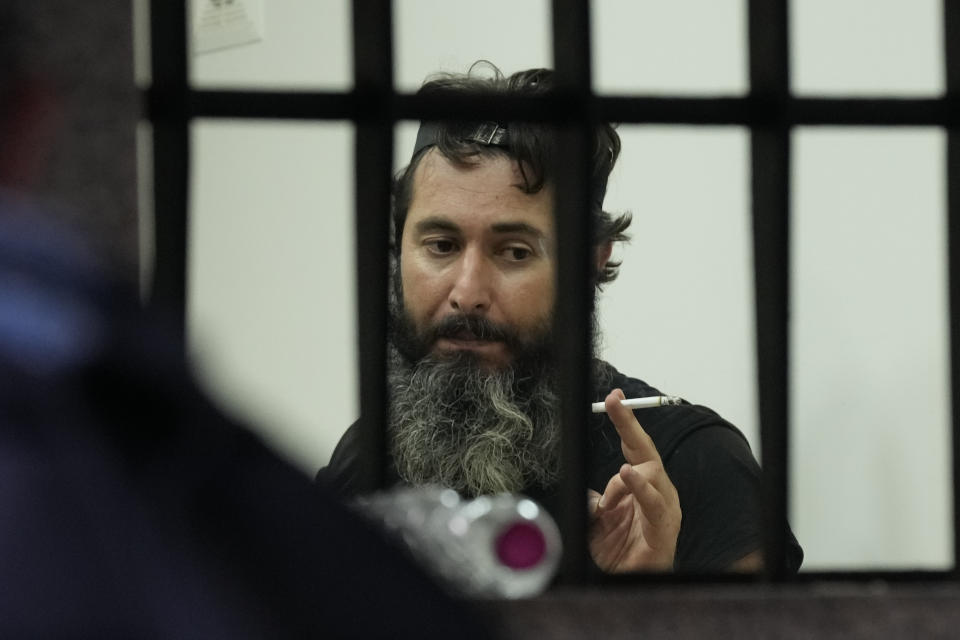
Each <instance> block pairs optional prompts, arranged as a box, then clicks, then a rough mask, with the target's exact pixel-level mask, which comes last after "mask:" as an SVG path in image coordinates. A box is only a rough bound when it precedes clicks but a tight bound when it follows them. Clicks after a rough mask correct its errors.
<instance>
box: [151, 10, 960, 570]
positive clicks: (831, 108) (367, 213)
mask: <svg viewBox="0 0 960 640" xmlns="http://www.w3.org/2000/svg"><path fill="white" fill-rule="evenodd" d="M787 1H788V0H748V22H749V25H748V34H747V38H748V51H749V66H750V74H749V76H750V91H749V93H748V94H747V95H745V96H742V97H726V98H717V97H695V96H694V97H662V96H661V97H653V96H645V95H630V96H607V95H604V96H598V95H595V94H594V93H593V89H592V78H591V45H590V6H589V0H552V31H553V50H554V66H555V70H556V74H557V75H556V77H557V84H558V87H557V91H556V92H554V93H553V94H551V95H549V96H540V97H536V98H509V99H504V98H492V99H480V100H478V99H476V98H473V97H471V98H469V99H464V98H463V97H436V96H432V97H425V96H418V95H411V94H401V93H397V91H396V89H395V87H394V82H393V38H392V30H393V15H392V3H391V2H390V1H385V0H352V7H353V68H354V87H353V89H352V90H350V91H343V92H324V91H310V92H284V91H256V90H243V91H234V90H197V89H192V88H191V87H190V86H189V82H188V61H187V52H188V50H189V47H188V43H187V33H188V31H187V15H188V14H187V11H188V2H187V0H183V1H182V2H175V1H170V0H151V1H150V43H151V45H150V47H151V63H150V67H151V84H150V86H149V87H148V88H146V89H144V90H143V112H144V117H145V119H146V120H148V121H149V122H150V124H151V126H152V132H153V145H152V154H153V176H152V178H153V197H154V229H155V243H156V250H155V253H154V265H153V269H152V280H151V283H150V290H149V302H148V304H150V305H153V306H156V307H163V308H166V309H171V308H172V309H174V310H177V311H178V312H179V317H180V326H179V330H180V333H181V338H183V337H184V336H185V334H186V329H185V322H186V299H187V273H188V270H187V261H188V259H189V256H188V253H187V228H188V197H189V175H190V144H189V127H190V123H191V121H192V120H193V119H195V118H201V117H202V118H248V119H266V118H270V119H294V120H296V119H300V120H347V121H352V122H353V123H355V125H356V146H355V167H356V183H355V184H356V189H355V194H356V216H355V219H356V230H357V233H356V241H357V245H356V255H357V263H356V268H357V275H358V278H357V282H358V289H357V295H358V298H357V314H358V342H359V360H358V362H359V371H360V386H359V388H360V390H361V395H362V398H361V405H360V406H361V407H363V408H364V411H365V412H367V413H368V415H369V416H373V417H374V418H376V417H377V416H381V417H383V416H385V415H386V393H387V389H386V382H385V376H384V370H385V367H386V355H385V353H384V350H383V348H382V345H383V344H385V342H386V335H387V325H386V318H387V295H386V291H387V274H388V251H387V248H388V244H389V238H388V230H389V224H388V213H389V210H390V176H391V172H392V158H393V128H394V125H395V123H397V122H398V121H400V120H406V119H412V120H421V119H439V118H444V117H447V118H460V119H480V118H482V119H504V120H511V119H512V120H530V121H549V122H552V123H554V124H556V125H557V126H558V128H559V130H560V135H561V136H562V137H563V138H564V147H565V148H568V149H573V150H574V151H576V150H578V149H580V150H585V149H586V148H587V147H586V145H587V141H588V136H589V131H590V128H591V126H592V125H593V124H594V123H596V122H619V123H624V124H674V125H739V126H743V127H745V128H748V129H749V130H750V139H751V196H752V205H751V207H752V220H753V229H752V233H753V250H754V282H755V294H756V295H755V300H756V302H755V304H756V307H755V313H756V331H757V336H756V346H757V374H758V380H757V384H758V399H759V418H760V435H761V451H762V459H763V461H764V464H763V506H764V525H765V526H764V530H765V533H766V537H765V539H764V551H765V554H766V557H767V558H777V559H778V562H773V563H769V562H768V563H767V566H766V567H765V570H764V572H763V574H762V575H759V576H735V575H712V576H697V575H664V576H661V575H658V576H651V575H633V576H607V577H603V578H588V572H587V567H588V562H589V555H588V552H587V546H586V530H587V516H586V512H585V510H583V509H569V510H568V511H569V512H570V513H569V514H565V515H564V517H563V518H561V520H560V521H559V522H558V524H559V526H560V529H561V532H562V534H563V538H564V541H565V553H564V559H563V562H562V565H561V581H562V582H564V583H565V584H572V585H576V584H583V583H584V582H585V581H586V580H588V579H594V580H600V581H602V582H607V583H623V582H629V583H634V582H640V583H664V582H666V583H677V582H679V583H691V582H696V583H701V584H702V583H703V582H704V581H705V580H706V581H709V582H729V583H742V582H744V581H747V582H760V583H764V584H768V583H782V582H800V583H806V582H819V581H823V580H843V581H850V580H853V581H863V582H868V581H874V580H887V581H894V582H902V581H907V582H911V581H930V580H953V579H956V578H957V568H956V567H957V564H956V561H957V559H958V558H960V535H958V533H960V527H958V526H957V525H958V517H960V492H958V490H957V488H958V484H960V2H951V1H949V0H945V1H944V3H943V11H944V13H943V23H944V66H945V72H946V79H947V81H946V91H945V93H944V95H943V96H941V97H937V98H816V97H797V96H795V95H793V94H792V92H791V90H790V76H789V42H788V34H789V24H788V4H787ZM808 125H844V126H888V127H900V126H920V127H930V126H936V127H940V128H943V129H945V130H946V132H947V157H946V174H947V218H948V231H947V233H948V258H947V260H948V274H949V305H950V319H949V331H950V334H949V335H950V375H951V381H950V400H951V420H952V434H953V437H952V443H951V452H952V469H953V507H954V509H953V513H954V516H953V520H954V529H953V537H954V547H953V548H954V567H953V568H951V569H949V570H945V571H895V572H890V571H838V572H803V573H801V574H799V575H791V574H789V573H788V572H787V570H786V567H785V564H784V562H785V553H784V550H785V547H786V539H785V535H786V532H785V531H784V528H783V526H782V524H781V523H782V522H784V521H785V520H786V516H787V513H788V509H787V499H788V482H789V478H788V468H789V466H788V463H789V426H790V425H789V414H788V406H789V405H788V403H789V393H788V391H789V356H790V354H789V350H788V339H789V332H788V331H789V327H788V315H789V299H790V272H789V267H790V254H789V249H790V237H789V228H790V197H789V196H790V188H791V185H790V163H791V155H792V149H791V135H790V134H791V131H792V130H793V128H794V127H798V126H808ZM588 155H589V154H587V153H572V154H571V157H580V158H582V159H583V161H582V162H579V163H574V162H570V163H563V164H561V165H560V166H559V167H558V169H559V171H560V174H559V178H558V180H557V183H558V184H557V189H558V194H557V202H558V203H559V204H558V210H557V228H558V235H559V237H560V238H561V242H560V246H559V248H558V259H559V265H560V266H559V274H558V277H559V278H560V280H561V281H562V282H564V283H566V284H565V286H564V287H563V288H561V289H560V291H559V292H558V301H557V305H558V310H557V313H558V314H559V317H561V318H562V319H563V321H562V322H560V323H558V327H560V331H561V332H562V333H561V335H560V340H558V342H559V344H561V345H564V344H565V345H572V346H568V347H567V348H562V349H558V357H559V361H560V365H561V397H562V398H563V401H562V406H561V410H562V415H563V424H562V428H563V433H564V445H563V464H564V467H565V469H566V472H565V473H564V474H562V477H563V481H562V486H561V491H562V492H563V493H564V494H565V495H566V496H568V501H569V503H570V504H572V505H576V504H582V503H583V500H582V498H583V487H584V486H585V482H584V478H585V461H584V460H583V454H582V452H583V451H584V450H585V448H584V447H583V446H582V444H583V442H582V440H583V434H582V429H580V428H579V425H582V424H583V422H584V420H585V419H586V417H587V416H586V411H587V410H586V407H588V405H589V402H590V398H589V394H588V390H587V383H588V382H589V381H588V380H585V379H584V378H583V376H582V375H581V372H583V371H587V370H589V367H588V366H587V364H588V362H589V358H590V354H589V348H588V346H587V345H589V344H590V340H589V339H587V338H589V335H588V334H589V331H590V322H589V313H590V304H591V302H590V300H591V295H590V291H591V287H592V284H591V282H590V279H589V276H588V272H589V269H588V265H589V264H590V256H589V253H590V252H589V247H587V246H585V245H584V244H582V243H578V242H572V241H567V242H564V241H563V239H564V238H582V237H591V228H590V227H591V223H592V221H591V220H589V219H588V217H584V216H579V215H577V212H578V211H580V210H583V208H582V207H583V205H584V204H585V203H588V202H589V199H588V198H589V195H588V193H587V188H586V185H587V184H588V179H589V170H590V168H589V166H588V162H587V158H588ZM360 185H363V188H362V189H361V188H359V186H360ZM361 283H362V284H361ZM182 344H183V345H185V340H184V341H183V343H182ZM363 422H365V423H367V424H371V425H378V424H382V423H383V420H382V419H379V420H377V419H371V420H365V421H363ZM363 447H364V448H365V450H366V454H367V455H369V456H370V459H372V460H378V461H380V462H381V463H382V461H383V460H384V451H385V438H384V434H383V432H382V430H378V429H376V428H371V430H370V431H369V432H367V433H365V435H364V439H363ZM367 481H368V483H369V485H370V487H371V488H376V487H379V486H381V483H382V464H378V465H371V473H370V477H369V478H367Z"/></svg>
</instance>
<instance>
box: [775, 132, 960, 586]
mask: <svg viewBox="0 0 960 640" xmlns="http://www.w3.org/2000/svg"><path fill="white" fill-rule="evenodd" d="M794 140H795V143H796V147H795V149H796V155H795V158H796V159H795V168H794V176H795V184H794V193H793V208H794V217H793V220H794V223H793V252H794V253H793V291H792V310H793V313H792V325H791V326H792V336H791V354H792V355H791V366H792V370H791V384H792V388H791V418H790V419H791V427H792V429H791V433H790V437H791V476H790V477H791V498H790V500H791V503H790V506H791V513H792V522H793V525H794V526H795V527H796V533H797V536H798V537H799V538H800V539H801V540H803V542H804V546H805V550H806V553H807V558H806V561H805V562H804V567H805V568H806V569H808V570H810V569H814V570H815V569H821V570H824V569H887V568H893V569H916V568H924V569H947V568H950V567H952V565H953V557H952V549H953V538H952V536H953V532H952V529H953V526H952V521H951V511H952V506H951V504H952V502H951V500H952V498H951V479H950V469H951V467H950V406H949V405H950V403H949V378H948V371H949V369H948V365H949V347H948V345H949V342H948V335H947V318H948V308H947V294H946V291H947V289H946V278H947V273H946V239H945V213H944V211H945V205H944V187H945V185H944V167H943V157H944V136H943V133H942V132H940V131H936V130H916V129H914V130H882V129H868V130H862V129H860V130H852V129H821V130H816V129H806V130H800V131H799V132H798V133H797V134H796V135H795V137H794Z"/></svg>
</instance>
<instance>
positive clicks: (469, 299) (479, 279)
mask: <svg viewBox="0 0 960 640" xmlns="http://www.w3.org/2000/svg"><path fill="white" fill-rule="evenodd" d="M488 267H489V265H487V264H486V261H485V260H484V259H483V256H482V255H480V253H479V252H478V251H467V252H465V253H464V255H463V258H462V260H461V262H460V268H459V270H458V271H457V275H456V280H455V281H454V283H453V288H451V290H450V297H449V300H450V306H451V307H452V308H453V309H456V310H457V311H459V312H461V313H483V312H486V311H487V310H489V308H490V300H491V288H490V286H491V282H490V277H491V274H490V273H489V268H488Z"/></svg>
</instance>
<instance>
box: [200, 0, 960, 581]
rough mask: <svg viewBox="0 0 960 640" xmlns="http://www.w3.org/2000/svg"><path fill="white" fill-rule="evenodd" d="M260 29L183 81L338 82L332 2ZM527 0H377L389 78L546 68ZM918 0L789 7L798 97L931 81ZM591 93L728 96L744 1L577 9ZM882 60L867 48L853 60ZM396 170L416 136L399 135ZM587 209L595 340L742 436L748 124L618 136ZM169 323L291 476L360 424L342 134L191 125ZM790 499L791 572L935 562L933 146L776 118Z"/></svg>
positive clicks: (343, 18)
mask: <svg viewBox="0 0 960 640" xmlns="http://www.w3.org/2000/svg"><path fill="white" fill-rule="evenodd" d="M264 6H265V23H266V30H265V36H264V38H263V40H262V41H261V42H259V43H255V44H252V45H246V46H243V47H238V48H235V49H226V50H223V51H219V52H214V53H210V54H205V55H202V56H199V57H197V58H195V59H194V61H193V62H194V79H195V82H197V83H198V84H201V85H203V86H257V87H271V88H277V87H292V88H304V87H310V88H327V89H343V88H345V87H348V86H349V84H350V80H349V78H350V62H349V53H350V41H349V13H348V11H347V3H346V2H345V1H344V0H323V1H322V2H318V1H316V0H299V1H294V0H265V2H264ZM548 9H549V3H548V2H547V1H546V0H521V1H518V0H497V1H495V2H493V1H491V2H485V3H476V2H468V1H466V0H457V1H453V0H403V1H400V0H398V1H397V2H395V18H396V23H397V28H396V33H395V43H396V61H397V69H396V79H397V85H398V86H399V87H400V88H402V89H403V90H408V91H413V90H415V88H416V87H417V86H418V85H419V84H420V82H421V81H422V80H423V78H424V77H425V76H426V75H428V74H429V73H432V72H434V71H437V70H455V71H463V70H465V69H466V68H467V67H468V66H469V64H470V62H472V61H474V60H476V59H479V58H486V59H489V60H491V61H492V62H494V63H496V64H497V65H498V66H500V67H501V69H503V70H504V71H505V72H507V73H509V72H512V71H515V70H518V69H522V68H527V67H532V66H549V65H550V60H551V54H550V51H551V43H550V39H549V38H550V36H549V13H548ZM938 9H939V3H938V2H936V0H900V1H896V0H883V1H878V0H873V1H868V0H842V1H838V0H831V1H829V2H828V1H827V0H816V1H815V0H802V1H798V2H793V3H791V18H792V19H793V24H794V32H793V37H794V48H793V72H794V89H795V90H797V91H799V92H805V93H855V92H866V93H871V94H894V95H901V94H910V95H925V94H926V95H935V94H937V93H938V92H940V91H942V85H943V82H942V72H941V70H940V67H939V64H940V60H939V57H938V52H939V42H940V40H939V29H940V24H939V16H938V13H937V11H938ZM593 18H594V28H595V34H594V46H595V78H596V86H597V89H598V91H601V92H613V93H628V92H635V91H647V92H656V93H673V94H677V93H679V94H697V93H708V94H726V95H739V94H742V93H743V92H744V91H745V90H746V89H747V84H748V82H747V79H746V78H747V74H746V52H745V50H744V47H743V42H744V38H745V31H746V29H745V10H744V2H743V1H742V0H723V1H721V0H674V2H670V3H664V2H655V1H654V0H598V1H597V2H596V3H595V6H594V15H593ZM870 56H874V57H879V58H880V59H881V60H882V61H883V63H882V64H876V63H874V62H871V60H872V59H873V58H871V57H870ZM398 131H399V133H398V141H397V162H398V165H399V164H401V163H404V162H405V161H406V158H407V156H408V154H409V151H410V148H411V146H412V142H413V137H414V135H415V125H414V124H409V123H406V124H404V125H402V126H400V127H399V128H398ZM620 132H621V136H622V138H623V156H622V160H621V162H620V164H619V165H618V167H617V169H616V171H615V173H614V175H613V177H612V178H611V182H610V189H609V193H608V197H607V201H606V205H607V208H608V209H613V210H630V211H632V212H633V213H634V219H635V222H634V227H633V230H632V231H633V236H634V240H633V242H632V243H631V244H629V245H628V246H626V247H625V248H624V249H623V250H622V256H621V257H622V258H623V261H624V266H623V270H622V275H621V278H620V280H618V281H617V282H615V283H614V284H612V285H611V286H609V287H608V289H607V291H606V292H605V293H604V295H603V297H602V299H601V302H600V305H601V321H602V330H603V332H604V336H605V341H604V351H603V353H604V355H605V357H607V358H608V359H609V360H610V361H611V362H613V363H614V364H615V365H616V366H618V367H619V368H621V369H622V370H624V371H625V372H627V373H630V374H632V375H636V376H639V377H642V378H644V379H646V380H647V381H648V382H650V383H652V384H654V385H657V386H659V387H661V388H662V389H663V390H664V391H665V392H668V393H676V394H679V395H683V396H684V397H686V398H688V399H690V400H692V401H696V402H701V403H703V404H707V405H709V406H712V407H713V408H715V409H716V410H718V411H719V412H720V413H721V414H723V415H724V416H726V417H727V418H729V419H730V420H731V421H733V422H735V423H736V424H737V425H739V426H740V427H741V429H743V431H744V432H745V433H746V434H747V435H748V437H749V439H750V440H751V442H752V443H753V446H754V450H755V451H759V439H758V435H757V424H756V423H757V419H756V408H755V407H756V391H755V386H756V383H755V376H756V374H755V364H754V363H755V353H754V346H753V339H754V338H753V336H754V327H753V289H752V251H751V240H750V235H749V234H750V219H749V138H748V134H747V132H746V131H744V130H742V129H738V128H733V127H730V128H684V127H640V126H623V127H621V129H620ZM193 139H194V150H195V154H196V155H195V166H194V180H195V182H194V198H193V211H192V213H193V223H192V225H193V226H192V243H191V251H192V256H193V264H192V270H191V297H190V306H191V308H190V322H191V336H192V343H193V345H194V352H195V354H196V356H197V360H198V362H199V363H201V365H202V370H203V371H204V374H205V379H206V381H207V384H208V386H209V387H210V388H211V389H212V390H213V391H214V393H215V394H216V395H217V397H218V398H220V400H221V401H222V402H223V403H224V405H226V406H228V407H230V408H231V410H232V411H234V412H236V413H238V414H240V415H246V416H249V417H250V419H252V420H254V421H255V422H256V423H257V424H258V425H259V427H258V428H259V429H261V431H262V433H264V434H265V436H266V437H267V438H268V439H269V440H270V441H271V442H273V443H274V444H275V446H277V447H278V448H279V449H280V450H281V451H282V452H284V453H285V454H286V455H288V456H289V457H290V458H291V459H292V460H294V461H295V462H296V463H297V464H299V465H300V466H301V467H302V468H303V469H304V470H305V471H308V472H310V471H312V470H313V469H315V468H316V467H318V466H320V465H322V464H323V463H324V462H325V461H326V459H327V458H328V457H329V454H330V452H331V450H332V447H333V445H334V444H335V443H336V440H337V438H338V437H339V434H340V433H341V432H342V430H343V429H344V428H345V427H346V426H347V425H348V424H349V423H350V422H351V421H352V420H353V419H354V417H355V416H356V415H357V414H358V409H357V406H356V382H355V378H356V367H355V361H354V342H355V334H354V329H353V317H354V316H353V314H354V303H353V297H352V290H353V286H354V283H353V276H352V268H353V253H352V247H353V236H352V220H351V216H352V207H353V204H352V188H353V187H352V180H353V170H352V166H353V165H352V163H353V160H352V147H351V144H352V126H351V125H349V124H345V123H327V124H303V123H300V124H297V123H286V124H279V123H229V122H228V123H223V122H200V123H197V124H196V125H195V128H194V138H193ZM794 140H795V142H796V147H795V155H794V187H795V191H794V194H793V206H794V214H795V217H794V226H793V232H794V246H793V265H794V274H795V275H794V277H795V288H794V292H793V315H792V318H793V324H792V329H793V333H792V347H793V388H792V394H793V395H792V405H791V408H792V412H791V419H792V423H793V424H792V427H793V431H792V444H793V447H794V448H793V453H794V455H793V459H792V462H793V465H792V473H793V476H792V490H791V498H792V502H793V505H792V507H793V508H792V514H791V518H792V521H793V525H794V528H795V530H796V533H797V535H798V537H799V538H800V540H801V542H802V543H803V545H804V547H805V549H806V551H807V561H806V567H807V568H809V569H817V568H820V569H823V568H848V567H867V566H871V567H917V566H923V567H928V568H937V567H945V566H947V565H950V564H952V557H951V549H950V547H951V544H950V540H951V539H952V531H950V524H949V521H950V510H949V502H950V496H949V489H948V486H949V459H948V450H949V437H948V425H949V403H948V401H947V399H946V398H947V387H948V383H947V380H948V378H947V352H948V349H947V344H948V343H947V340H946V313H947V311H946V297H945V296H946V294H945V258H944V256H945V253H944V250H945V248H944V240H943V236H944V234H943V231H944V203H943V140H942V135H940V134H939V133H937V132H932V131H929V130H911V129H904V130H899V131H896V132H890V131H878V130H858V131H853V132H851V131H848V130H836V129H801V130H798V131H797V132H796V133H795V136H794Z"/></svg>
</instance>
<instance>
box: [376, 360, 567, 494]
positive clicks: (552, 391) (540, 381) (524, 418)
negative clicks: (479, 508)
mask: <svg viewBox="0 0 960 640" xmlns="http://www.w3.org/2000/svg"><path fill="white" fill-rule="evenodd" d="M524 369H536V370H524ZM555 380H556V375H555V374H554V372H553V371H552V369H551V367H550V365H548V364H542V365H527V366H524V365H520V366H519V367H517V366H510V367H506V368H503V369H494V370H490V369H489V368H484V367H482V366H481V364H480V363H479V362H478V361H477V360H476V358H474V357H473V356H472V354H469V353H463V354H459V355H457V356H455V357H442V358H438V357H434V356H432V355H428V356H426V357H424V358H421V359H420V360H419V361H417V362H410V361H408V360H407V359H405V358H404V357H403V356H401V355H400V354H399V353H398V352H397V351H396V349H394V348H392V347H391V358H390V366H389V374H388V384H389V388H390V412H389V434H390V446H391V454H392V457H393V461H394V464H395V465H396V469H397V472H398V474H399V475H400V477H401V479H403V480H404V481H405V482H407V483H410V484H413V485H422V484H438V485H441V486H445V487H450V488H452V489H456V490H457V491H458V492H460V493H461V494H464V495H467V496H476V495H484V494H494V493H501V492H521V491H524V490H526V489H528V488H530V487H543V488H548V487H550V486H552V485H554V484H555V483H556V481H557V478H558V475H559V466H560V427H559V408H558V401H557V393H556V384H555Z"/></svg>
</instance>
